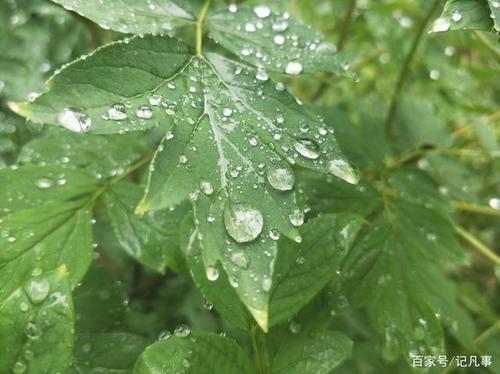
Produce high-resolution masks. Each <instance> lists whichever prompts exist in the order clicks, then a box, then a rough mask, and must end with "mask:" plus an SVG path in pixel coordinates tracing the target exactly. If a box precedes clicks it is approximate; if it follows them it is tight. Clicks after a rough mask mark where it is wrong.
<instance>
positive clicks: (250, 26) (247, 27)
mask: <svg viewBox="0 0 500 374" xmlns="http://www.w3.org/2000/svg"><path fill="white" fill-rule="evenodd" d="M245 31H246V32H255V31H257V28H256V27H255V25H254V24H253V23H247V24H246V25H245Z"/></svg>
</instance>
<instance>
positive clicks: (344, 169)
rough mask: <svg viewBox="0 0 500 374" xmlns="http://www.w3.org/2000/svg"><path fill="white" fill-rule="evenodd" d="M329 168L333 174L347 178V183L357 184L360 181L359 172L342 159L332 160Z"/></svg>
mask: <svg viewBox="0 0 500 374" xmlns="http://www.w3.org/2000/svg"><path fill="white" fill-rule="evenodd" d="M328 170H329V172H330V173H331V174H333V175H335V176H337V177H339V178H341V179H343V180H345V181H346V182H347V183H350V184H356V183H358V182H359V176H358V174H357V173H356V172H355V171H354V170H353V168H352V167H351V166H350V165H349V164H348V163H347V162H346V161H344V160H342V159H336V160H331V161H330V164H329V165H328Z"/></svg>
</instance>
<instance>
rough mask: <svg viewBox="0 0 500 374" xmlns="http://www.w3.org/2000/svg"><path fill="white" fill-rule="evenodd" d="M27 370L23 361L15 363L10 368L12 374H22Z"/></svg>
mask: <svg viewBox="0 0 500 374" xmlns="http://www.w3.org/2000/svg"><path fill="white" fill-rule="evenodd" d="M26 369H28V366H27V365H26V364H25V363H24V362H23V361H17V362H16V363H15V364H14V367H13V368H12V373H14V374H23V373H25V372H26Z"/></svg>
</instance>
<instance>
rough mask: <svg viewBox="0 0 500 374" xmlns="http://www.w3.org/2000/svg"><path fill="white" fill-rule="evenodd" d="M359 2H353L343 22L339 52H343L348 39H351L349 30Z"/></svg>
mask: <svg viewBox="0 0 500 374" xmlns="http://www.w3.org/2000/svg"><path fill="white" fill-rule="evenodd" d="M356 5H357V0H351V2H350V4H349V8H347V12H346V14H345V17H344V20H343V21H342V30H341V31H340V36H339V40H338V42H337V50H338V51H341V50H342V49H343V48H344V45H345V43H346V42H347V39H348V38H349V30H350V28H351V24H352V20H353V16H354V12H355V10H356Z"/></svg>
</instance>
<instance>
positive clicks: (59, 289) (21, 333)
mask: <svg viewBox="0 0 500 374" xmlns="http://www.w3.org/2000/svg"><path fill="white" fill-rule="evenodd" d="M66 275H67V274H66V270H65V268H64V266H62V267H60V268H58V269H57V270H55V271H53V272H50V273H43V274H41V275H37V276H34V277H32V278H30V279H29V280H26V281H25V282H24V281H19V282H18V283H17V285H18V288H16V289H15V290H14V291H13V292H12V293H10V295H9V296H8V298H7V299H5V300H4V301H3V302H2V303H1V304H0V371H1V372H2V373H30V374H35V373H49V372H50V373H56V372H60V373H64V372H66V371H67V369H68V366H69V364H70V357H71V349H72V345H73V331H74V328H73V323H74V315H73V305H72V301H71V291H70V286H69V284H68V279H67V277H66Z"/></svg>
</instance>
